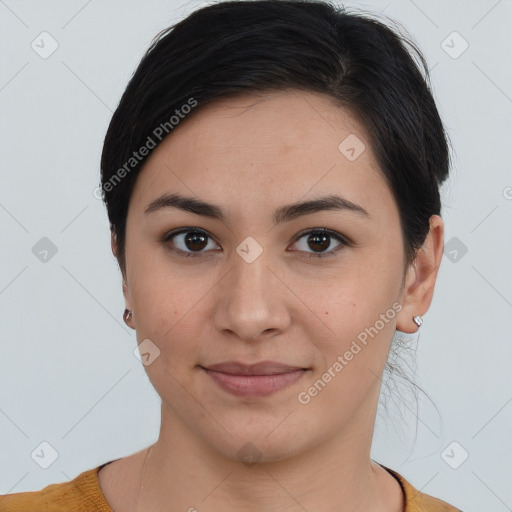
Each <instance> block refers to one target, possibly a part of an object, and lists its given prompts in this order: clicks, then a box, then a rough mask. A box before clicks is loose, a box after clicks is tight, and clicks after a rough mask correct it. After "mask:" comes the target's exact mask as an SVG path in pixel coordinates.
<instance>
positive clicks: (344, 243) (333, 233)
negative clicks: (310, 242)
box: [162, 228, 350, 258]
mask: <svg viewBox="0 0 512 512" xmlns="http://www.w3.org/2000/svg"><path fill="white" fill-rule="evenodd" d="M192 232H194V233H198V234H202V235H204V236H206V237H208V238H210V239H212V240H213V238H212V237H211V236H210V235H209V234H208V233H207V232H206V231H204V230H203V229H200V228H185V229H181V230H179V231H172V232H170V233H167V234H166V235H164V237H163V239H162V242H163V243H164V244H167V242H169V240H171V239H172V238H174V237H176V236H178V235H182V234H184V233H192ZM312 234H315V235H328V236H329V237H331V238H334V239H335V240H336V241H337V242H339V243H340V245H338V246H337V247H335V248H334V249H333V250H331V251H328V252H324V253H308V252H306V258H327V257H330V256H333V255H335V254H337V253H338V252H339V251H340V250H341V249H343V247H345V246H348V245H350V243H349V242H348V241H347V239H346V238H344V237H343V236H342V235H340V234H339V233H337V232H336V231H331V230H330V229H327V228H316V229H315V228H313V229H309V230H307V231H304V232H302V233H300V234H299V235H297V238H296V239H295V241H294V242H293V243H296V242H297V241H299V240H300V239H301V238H303V237H305V236H306V235H312ZM170 250H171V251H172V252H175V253H177V254H179V255H180V256H183V257H185V258H190V257H192V258H197V257H201V256H203V253H201V252H198V253H194V252H186V251H182V250H181V249H174V248H171V249H170ZM298 252H301V251H298ZM302 252H303V251H302Z"/></svg>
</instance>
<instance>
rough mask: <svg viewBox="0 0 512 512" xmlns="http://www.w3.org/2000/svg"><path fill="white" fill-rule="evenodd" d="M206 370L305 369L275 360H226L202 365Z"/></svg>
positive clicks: (266, 371)
mask: <svg viewBox="0 0 512 512" xmlns="http://www.w3.org/2000/svg"><path fill="white" fill-rule="evenodd" d="M203 368H205V369H207V370H215V371H218V372H223V373H231V374H233V375H276V374H279V373H289V372H293V371H297V370H307V368H303V367H301V366H290V365H287V364H283V363H278V362H276V361H261V362H259V363H255V364H243V363H239V362H238V361H226V362H223V363H218V364H213V365H209V366H203Z"/></svg>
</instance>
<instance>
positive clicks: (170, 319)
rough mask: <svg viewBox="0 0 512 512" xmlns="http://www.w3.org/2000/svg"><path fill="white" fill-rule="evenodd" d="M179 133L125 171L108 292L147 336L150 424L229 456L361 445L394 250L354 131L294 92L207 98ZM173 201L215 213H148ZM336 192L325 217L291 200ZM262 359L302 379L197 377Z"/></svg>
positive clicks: (390, 203) (325, 103) (377, 176)
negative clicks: (119, 237)
mask: <svg viewBox="0 0 512 512" xmlns="http://www.w3.org/2000/svg"><path fill="white" fill-rule="evenodd" d="M181 123H182V124H181V125H178V126H177V127H176V128H174V132H173V133H172V136H170V137H168V138H167V139H166V140H164V142H162V143H161V144H160V146H159V147H157V148H156V149H155V151H154V152H153V153H152V154H151V156H150V158H149V159H148V160H147V162H146V164H145V166H144V169H143V171H142V172H141V174H140V176H139V177H138V180H137V183H136V186H135V189H134V191H133V194H132V197H131V200H130V207H129V212H128V219H127V230H126V280H127V286H126V287H125V288H124V293H125V297H126V302H127V307H128V308H129V309H133V310H134V314H133V319H132V322H133V323H132V324H131V325H132V326H133V327H134V328H136V332H137V340H138V343H142V342H143V341H144V340H150V341H145V344H144V345H142V346H141V348H143V350H142V352H145V353H147V354H149V355H145V356H143V358H144V359H145V362H146V363H147V365H146V366H145V369H146V371H147V374H148V377H149V379H150V381H151V383H152V384H153V386H154V387H155V389H156V391H157V392H158V394H159V395H160V397H161V399H162V401H163V409H162V411H163V416H162V422H163V425H165V424H167V426H168V427H169V428H170V429H171V428H172V427H173V426H176V425H180V426H181V427H184V428H185V430H186V431H187V432H189V433H190V434H191V435H192V436H193V438H194V439H197V440H198V441H200V442H201V443H205V444H206V446H209V447H211V448H213V449H214V450H215V451H217V452H218V453H222V454H223V455H225V456H226V457H229V458H231V459H233V460H234V459H237V458H240V453H242V454H243V453H244V451H243V450H245V451H247V450H249V451H251V450H253V452H254V453H253V454H252V456H253V458H254V457H258V458H259V457H261V458H262V459H263V460H277V459H280V458H284V457H290V456H292V455H294V454H299V453H301V452H305V451H306V450H308V449H310V448H313V447H315V446H318V445H319V444H320V443H323V442H325V441H327V440H333V439H335V438H338V437H339V436H342V437H339V439H342V438H343V439H345V440H350V442H353V441H354V440H355V439H356V437H355V436H357V439H358V440H360V439H361V436H363V437H365V436H369V437H368V441H369V439H370V438H371V429H370V430H369V429H368V426H369V425H371V426H372V427H373V423H372V421H373V420H374V416H373V414H374V412H375V411H374V409H375V408H376V404H377V401H378V395H379V390H380V384H381V381H380V377H381V375H382V370H383V368H384V365H385V363H386V359H387V356H388V352H389V350H390V346H391V341H392V337H393V334H394V331H395V328H396V322H397V318H398V317H399V314H398V311H399V310H400V308H401V304H400V303H401V300H402V293H403V292H402V286H401V284H402V277H403V269H404V259H403V258H404V256H403V241H402V235H401V229H400V221H399V212H398V209H397V205H396V203H395V201H394V199H393V197H392V194H391V191H390V190H389V189H388V187H387V185H386V183H385V181H384V179H383V177H382V175H381V173H380V171H379V170H378V166H377V163H376V160H375V158H374V155H373V154H372V151H371V149H370V147H369V141H368V138H367V135H366V133H365V131H364V129H363V127H362V125H361V124H360V123H358V122H357V120H356V119H354V118H353V117H351V116H350V115H349V114H348V112H346V111H344V110H342V109H340V108H338V107H335V106H334V105H333V104H332V103H331V102H330V100H329V99H328V98H326V97H324V96H321V95H318V94H315V93H306V92H298V91H292V92H279V93H272V94H268V95H265V96H258V97H257V96H246V97H243V98H242V97H239V98H237V99H229V100H223V101H220V102H217V103H215V104H212V105H210V106H207V107H205V108H203V109H201V110H200V111H197V112H196V113H193V114H191V116H190V118H189V119H185V120H184V121H182V122H181ZM363 144H364V146H363ZM171 194H173V195H175V196H183V197H187V198H193V199H194V200H195V201H197V205H198V204H199V202H205V203H208V204H210V205H213V206H212V208H213V211H214V212H216V213H220V212H222V219H220V218H215V216H214V215H213V214H212V212H210V208H206V207H200V206H198V207H197V208H196V212H195V213H194V212H192V211H190V210H185V209H182V208H179V207H176V206H174V207H173V206H170V205H167V206H164V205H165V201H163V202H160V203H159V206H160V207H158V203H157V205H156V207H155V208H150V211H146V210H147V209H148V207H149V205H151V203H153V202H154V201H155V200H157V199H159V198H161V197H162V196H164V195H171ZM334 196H337V197H338V198H339V199H337V200H336V201H330V202H329V203H328V204H329V205H331V207H330V208H327V207H325V206H326V204H327V203H326V204H324V207H325V209H323V208H322V205H321V204H320V207H314V206H311V207H299V206H297V205H299V204H301V203H308V202H310V201H318V200H320V199H322V198H329V197H331V198H332V197H334ZM317 206H318V205H317ZM334 206H336V207H334ZM206 213H209V214H208V215H206ZM320 229H326V230H329V231H328V232H327V233H323V234H322V233H318V230H320ZM194 230H199V231H200V233H195V234H194V232H193V231H194ZM309 231H312V232H313V233H312V234H311V233H308V232H309ZM171 232H174V233H175V235H174V236H172V237H171V236H170V233H171ZM179 232H181V233H179ZM336 235H338V236H339V237H340V240H341V241H340V240H337V239H336ZM317 254H318V255H323V257H318V256H316V257H315V255H317ZM419 313H421V312H419ZM402 314H403V313H402ZM158 351H159V352H158ZM262 361H267V362H268V361H273V362H277V363H281V364H283V365H288V366H290V367H298V368H300V369H306V371H300V372H290V373H288V375H283V374H282V373H281V376H278V377H268V376H267V377H261V376H260V377H255V376H252V377H251V376H249V377H245V378H240V377H238V378H237V377H233V376H231V377H230V376H229V375H228V376H226V374H225V373H223V374H221V375H219V373H209V372H207V371H206V370H205V368H208V367H211V366H213V365H216V364H218V363H224V362H238V363H243V364H248V365H249V364H252V363H257V362H262ZM267 369H268V368H267ZM268 371H272V369H268ZM235 373H236V371H235ZM274 373H276V371H274ZM212 375H215V376H216V378H215V377H213V376H212ZM223 376H224V380H225V381H228V384H229V382H230V383H231V390H228V389H226V388H225V387H222V385H220V384H219V383H218V382H219V381H218V379H221V378H222V377H223ZM287 377H290V381H289V382H288V381H287V382H288V385H287V386H285V387H279V386H282V385H283V383H284V382H285V381H286V379H287ZM272 385H276V386H278V388H277V389H275V390H274V391H273V392H270V391H269V389H268V388H269V386H272ZM237 389H239V391H238V392H237ZM352 434H353V435H352ZM249 442H250V443H252V444H251V445H246V443H249ZM244 446H245V448H244V449H243V450H242V452H239V451H240V450H241V449H242V448H243V447H244ZM248 446H249V448H248ZM368 446H369V443H368ZM368 450H369V448H368ZM250 455H251V454H250Z"/></svg>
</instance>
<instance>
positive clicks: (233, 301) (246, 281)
mask: <svg viewBox="0 0 512 512" xmlns="http://www.w3.org/2000/svg"><path fill="white" fill-rule="evenodd" d="M233 259H234V262H233V265H232V267H231V269H230V270H229V271H228V273H227V274H225V276H224V278H223V279H221V280H220V281H219V283H218V285H217V287H216V290H215V304H216V306H215V315H214V325H215V327H216V329H218V330H219V331H220V332H222V333H223V334H225V335H226V334H227V335H230V336H231V337H233V338H236V339H239V340H244V341H246V342H256V341H258V340H263V339H267V338H268V337H272V336H277V335H279V334H281V333H282V332H284V331H285V330H286V329H287V328H288V326H289V324H290V309H289V301H291V300H292V299H291V298H292V297H293V294H292V293H291V292H290V291H289V289H288V288H287V287H286V285H285V284H284V282H283V281H282V278H280V276H279V275H278V274H279V271H278V269H274V268H272V267H273V266H272V263H271V262H270V261H269V258H267V254H266V253H265V251H263V252H262V253H261V254H260V255H259V256H258V257H257V258H256V259H255V260H254V261H252V262H250V263H249V262H248V261H246V260H245V259H244V258H243V257H241V256H239V255H238V254H237V255H236V257H235V258H233ZM274 267H275V265H274Z"/></svg>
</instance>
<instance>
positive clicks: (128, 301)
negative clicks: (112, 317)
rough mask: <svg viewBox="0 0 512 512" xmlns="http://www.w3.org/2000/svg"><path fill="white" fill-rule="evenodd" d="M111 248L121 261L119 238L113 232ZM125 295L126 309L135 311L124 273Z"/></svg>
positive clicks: (111, 234) (111, 233)
mask: <svg viewBox="0 0 512 512" xmlns="http://www.w3.org/2000/svg"><path fill="white" fill-rule="evenodd" d="M110 246H111V247H112V254H113V255H114V256H115V258H116V259H117V260H118V261H119V259H118V258H117V237H116V234H115V232H114V231H113V230H112V231H111V232H110ZM123 295H124V300H125V303H126V308H127V309H130V310H131V309H133V307H132V304H131V298H130V291H129V290H128V285H127V282H126V276H125V275H124V273H123Z"/></svg>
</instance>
